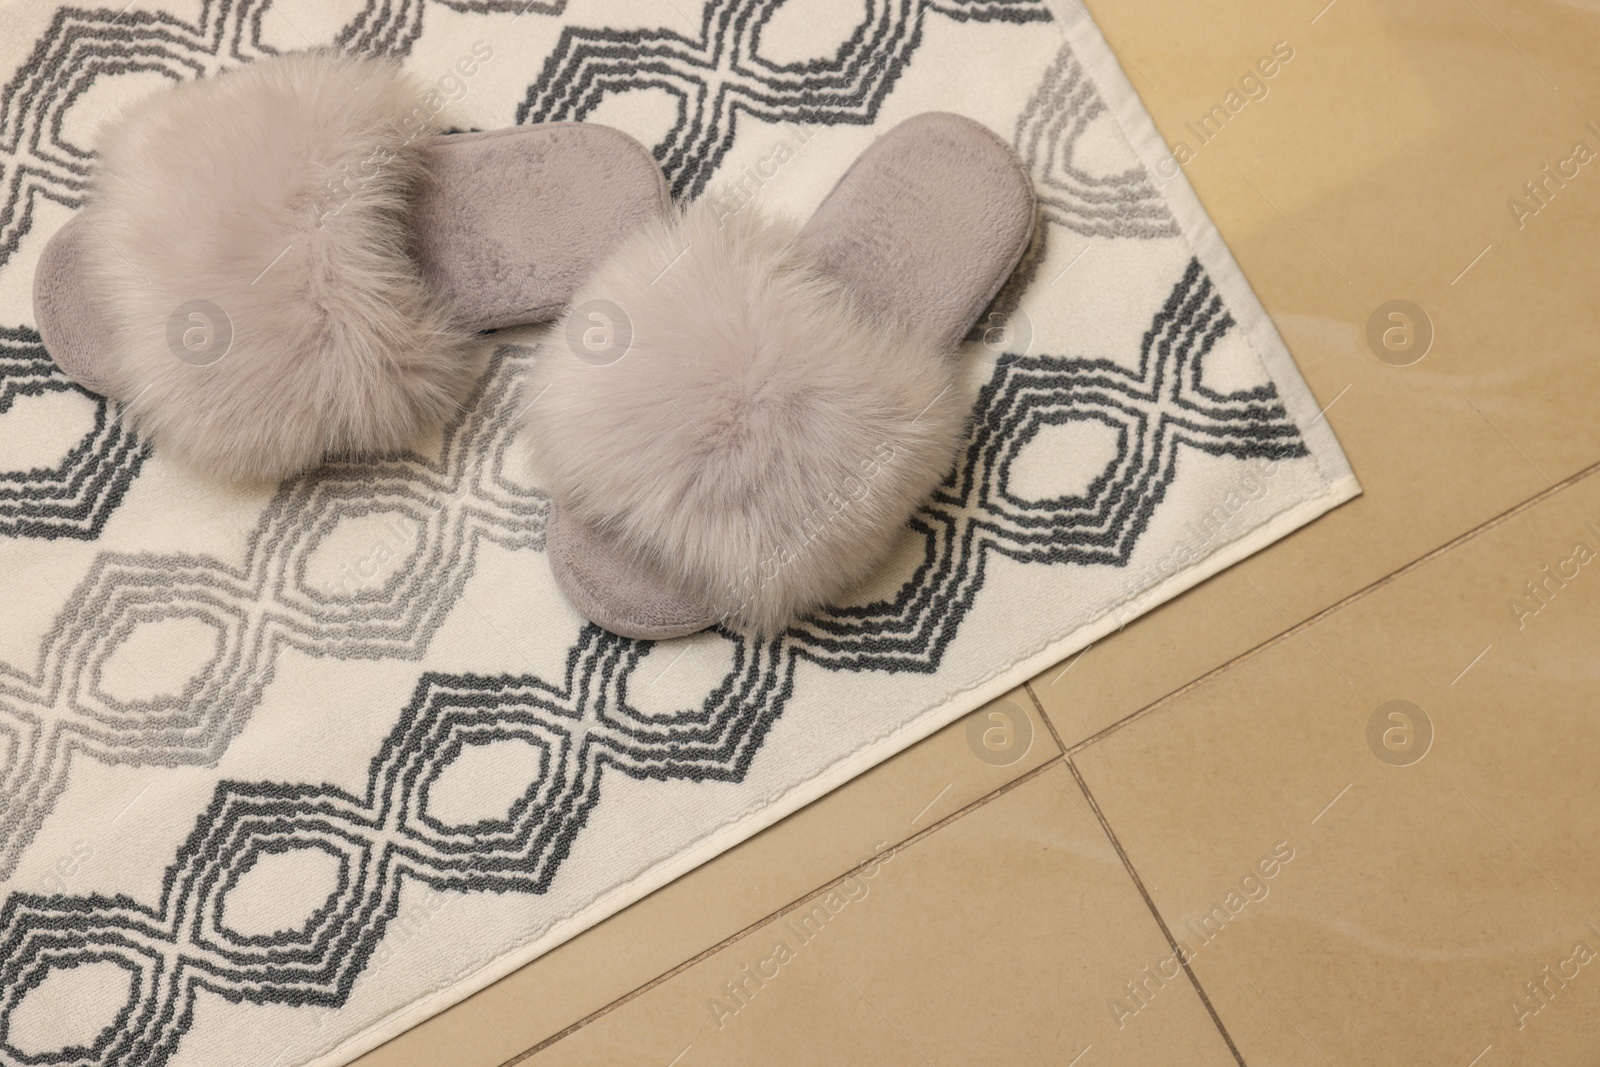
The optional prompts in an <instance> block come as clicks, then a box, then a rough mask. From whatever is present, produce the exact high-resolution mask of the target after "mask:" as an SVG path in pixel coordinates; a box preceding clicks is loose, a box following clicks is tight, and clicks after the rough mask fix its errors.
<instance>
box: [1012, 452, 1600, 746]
mask: <svg viewBox="0 0 1600 1067" xmlns="http://www.w3.org/2000/svg"><path fill="white" fill-rule="evenodd" d="M1596 472H1600V463H1591V464H1589V466H1587V467H1584V468H1583V469H1582V470H1580V471H1578V472H1576V473H1574V474H1571V475H1568V476H1567V477H1566V478H1563V479H1562V480H1561V481H1559V482H1556V483H1555V484H1554V485H1552V486H1550V487H1549V488H1548V489H1541V490H1539V491H1538V492H1537V493H1535V494H1534V495H1533V496H1530V497H1528V499H1526V500H1524V501H1522V502H1521V503H1519V504H1513V505H1512V506H1511V507H1509V508H1507V509H1506V510H1505V511H1502V512H1501V513H1500V514H1498V515H1494V516H1491V517H1490V518H1488V519H1485V520H1484V521H1483V522H1481V523H1479V524H1478V525H1477V526H1474V527H1473V528H1472V529H1470V530H1468V531H1467V532H1466V533H1463V534H1458V535H1457V536H1455V537H1453V538H1451V539H1450V540H1449V541H1446V542H1445V543H1444V544H1442V545H1440V546H1439V547H1438V548H1434V549H1430V550H1429V551H1427V552H1424V553H1423V554H1422V555H1420V556H1418V557H1417V558H1416V559H1414V560H1412V561H1411V562H1410V563H1407V564H1404V565H1403V566H1401V567H1399V568H1397V569H1396V570H1394V571H1391V572H1390V573H1389V574H1386V575H1384V576H1383V577H1382V578H1379V579H1377V580H1376V581H1373V582H1371V583H1370V584H1368V585H1365V586H1363V587H1361V588H1360V589H1357V590H1356V591H1355V592H1353V593H1351V594H1349V595H1348V596H1346V597H1344V598H1343V599H1342V600H1337V601H1335V602H1334V603H1332V604H1330V605H1328V606H1327V607H1325V608H1323V609H1322V610H1321V611H1319V612H1317V613H1316V614H1315V615H1311V616H1308V617H1307V618H1306V619H1305V621H1303V622H1301V623H1299V624H1297V625H1295V626H1291V627H1290V628H1289V629H1287V630H1284V631H1283V632H1282V633H1279V634H1275V635H1274V636H1272V637H1269V638H1267V639H1266V640H1265V641H1263V642H1261V643H1260V644H1259V645H1257V646H1256V647H1254V648H1251V649H1247V650H1245V651H1244V652H1241V653H1239V654H1238V655H1237V656H1234V657H1233V658H1232V659H1230V660H1228V661H1226V662H1224V663H1221V664H1218V665H1217V666H1215V667H1213V668H1211V669H1210V670H1209V671H1206V672H1205V673H1204V674H1202V675H1200V676H1199V677H1198V678H1193V679H1190V680H1189V681H1187V682H1185V683H1184V684H1183V685H1180V686H1179V687H1178V688H1176V689H1174V690H1173V691H1172V692H1170V693H1168V694H1166V695H1165V696H1160V697H1157V698H1156V699H1155V700H1152V701H1151V702H1150V703H1148V704H1146V705H1145V706H1144V707H1142V708H1138V709H1136V710H1134V711H1130V712H1129V713H1128V714H1126V715H1124V716H1123V717H1122V718H1120V719H1118V720H1117V721H1116V722H1114V723H1112V724H1111V725H1110V726H1106V727H1104V728H1102V729H1100V730H1099V731H1097V732H1095V733H1093V734H1090V735H1089V736H1088V737H1086V738H1084V739H1083V740H1082V741H1078V742H1076V743H1074V744H1073V745H1071V746H1069V747H1067V748H1066V750H1065V751H1066V754H1067V756H1068V757H1071V756H1074V755H1076V754H1077V753H1079V752H1082V751H1083V750H1084V749H1086V748H1088V747H1089V746H1090V745H1093V744H1096V743H1098V742H1100V741H1104V740H1105V739H1106V738H1107V737H1110V736H1111V735H1112V734H1114V733H1116V732H1117V731H1118V730H1120V729H1122V728H1123V727H1124V726H1127V725H1128V724H1129V723H1131V722H1133V721H1134V720H1135V719H1139V718H1143V717H1144V716H1145V715H1148V714H1149V713H1150V712H1152V711H1155V710H1156V709H1157V708H1160V707H1162V706H1163V705H1166V704H1170V703H1172V702H1173V701H1175V700H1177V699H1178V698H1180V697H1182V696H1184V695H1185V694H1186V693H1188V692H1189V691H1190V690H1191V689H1196V688H1199V687H1200V686H1202V685H1204V684H1206V683H1207V682H1209V681H1211V680H1212V679H1214V678H1216V677H1218V676H1219V675H1221V674H1223V673H1225V672H1227V671H1229V670H1231V669H1232V668H1234V667H1236V666H1238V665H1239V664H1241V663H1243V662H1244V661H1245V660H1248V659H1254V658H1255V657H1256V656H1258V655H1260V654H1261V653H1263V652H1266V651H1268V650H1270V649H1272V648H1274V647H1276V646H1277V645H1281V644H1282V643H1283V642H1285V641H1287V640H1289V639H1290V638H1291V637H1294V636H1295V635H1296V634H1298V633H1299V632H1300V631H1301V630H1305V629H1308V628H1309V627H1312V626H1315V625H1316V624H1317V623H1319V622H1321V621H1322V620H1323V619H1325V618H1327V617H1328V616H1330V615H1332V614H1334V613H1335V612H1338V611H1342V610H1343V609H1345V608H1347V607H1349V606H1350V605H1351V604H1353V603H1355V602H1356V601H1358V600H1362V599H1365V598H1366V597H1368V596H1370V595H1371V594H1373V593H1375V592H1377V591H1378V590H1380V589H1382V588H1383V587H1384V586H1386V585H1388V584H1389V583H1391V582H1394V581H1397V580H1398V579H1400V578H1403V577H1405V576H1406V575H1408V574H1410V573H1411V572H1412V571H1414V570H1416V569H1418V568H1419V567H1422V566H1425V565H1426V564H1428V563H1430V562H1432V561H1433V560H1435V559H1437V558H1438V557H1440V556H1442V555H1444V554H1445V553H1447V552H1450V551H1452V550H1454V549H1456V548H1459V547H1460V546H1461V545H1463V544H1465V543H1466V542H1468V541H1471V540H1473V539H1475V538H1477V537H1479V536H1480V535H1482V534H1485V533H1488V532H1489V531H1490V530H1492V529H1494V528H1495V527H1496V526H1500V525H1502V524H1504V523H1507V522H1510V521H1511V520H1512V519H1514V518H1516V517H1517V516H1518V515H1521V514H1522V513H1523V512H1524V511H1528V510H1529V509H1531V508H1534V507H1537V506H1538V505H1539V504H1542V503H1544V501H1545V500H1547V499H1549V498H1550V497H1553V496H1555V495H1556V494H1557V493H1559V492H1561V491H1562V490H1564V489H1567V488H1570V487H1571V486H1574V485H1576V484H1578V483H1579V482H1581V481H1583V480H1584V479H1586V478H1589V477H1591V476H1592V475H1594V474H1595V473H1596ZM1029 691H1030V692H1032V690H1029Z"/></svg>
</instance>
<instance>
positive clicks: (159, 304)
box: [83, 53, 475, 479]
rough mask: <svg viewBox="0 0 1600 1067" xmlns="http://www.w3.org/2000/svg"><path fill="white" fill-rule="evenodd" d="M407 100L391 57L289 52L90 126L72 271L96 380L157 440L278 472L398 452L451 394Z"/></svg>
mask: <svg viewBox="0 0 1600 1067" xmlns="http://www.w3.org/2000/svg"><path fill="white" fill-rule="evenodd" d="M335 64H337V66H336V65H335ZM422 98H423V89H422V87H421V86H419V85H417V84H416V83H414V82H413V80H412V79H411V78H409V77H408V76H407V75H406V74H404V73H403V72H402V71H401V69H400V68H399V66H398V65H396V64H395V63H392V62H386V61H380V60H352V59H348V58H343V57H332V56H325V55H321V54H314V53H302V54H296V55H288V56H283V57H279V58H274V59H266V60H261V61H259V62H256V63H253V64H250V65H248V66H245V67H242V68H239V69H237V70H235V71H232V72H230V73H226V74H223V75H220V76H218V77H216V78H211V79H206V80H203V81H197V82H190V83H187V84H184V85H180V86H178V87H177V88H175V89H172V90H170V91H168V92H163V93H158V94H156V95H154V96H152V97H150V98H149V99H147V100H145V101H143V102H141V103H140V104H138V105H136V106H135V107H134V108H133V109H131V110H130V111H129V112H127V113H126V114H124V115H123V116H122V117H121V118H120V119H118V121H117V122H116V123H115V124H114V125H112V126H111V127H109V128H108V129H107V130H106V131H104V132H103V134H102V137H101V142H100V145H99V161H98V164H97V166H96V169H95V176H94V187H93V190H92V193H91V196H90V199H89V205H88V206H87V207H86V208H85V209H84V212H83V218H84V220H85V221H86V222H87V223H89V224H90V225H89V227H88V228H86V230H85V234H86V236H85V239H84V240H85V251H84V258H85V260H86V261H87V262H86V269H85V277H84V279H83V281H84V284H85V286H86V295H87V296H88V298H89V299H90V300H92V301H93V302H94V305H95V307H96V309H97V311H98V312H99V313H100V315H101V316H102V317H103V318H104V320H105V321H106V322H107V323H109V324H111V327H112V329H114V330H115V333H116V337H117V342H118V343H117V345H116V351H114V352H108V353H106V354H105V357H104V358H105V361H106V366H105V367H104V368H102V373H101V377H102V379H103V380H104V381H105V382H106V383H107V385H108V391H109V392H110V393H111V395H113V396H115V397H118V398H120V399H122V400H124V401H125V402H126V403H127V405H128V411H129V414H130V415H131V417H132V419H133V421H134V423H135V424H136V426H137V427H138V428H139V429H140V430H141V431H142V432H144V433H146V434H148V435H149V436H150V437H152V438H153V439H154V440H155V442H156V445H157V448H158V451H164V452H167V453H170V454H174V455H176V456H177V458H179V459H181V460H185V461H187V462H189V463H192V464H194V465H197V466H200V467H203V468H205V469H208V470H210V471H212V472H213V473H215V474H218V475H221V476H223V477H226V478H235V479H270V478H278V477H281V476H283V475H286V474H289V473H292V472H294V471H297V470H300V469H302V468H304V467H307V466H309V465H311V464H314V463H316V462H318V461H319V460H320V459H321V458H322V457H323V455H324V454H325V453H328V452H377V451H390V450H394V449H398V448H400V447H402V446H403V445H404V444H406V443H407V442H408V441H410V440H411V439H412V438H413V437H414V436H415V435H416V434H417V433H418V432H420V431H422V430H424V429H426V428H428V427H431V426H436V425H438V424H439V423H440V422H442V421H443V420H444V419H445V418H446V417H447V416H448V414H449V413H450V412H451V411H453V410H454V409H455V407H456V406H457V405H458V404H459V402H460V400H461V398H462V397H463V396H464V395H465V393H466V391H467V390H468V389H469V388H470V386H471V383H472V380H473V377H474V373H475V367H474V365H473V361H472V359H471V357H470V356H469V354H468V351H469V350H468V348H467V345H468V344H469V342H470V336H469V335H465V334H464V333H463V332H462V331H461V330H459V329H454V328H452V326H451V324H450V323H449V322H448V321H447V319H446V316H445V314H444V313H443V311H442V309H441V307H440V305H439V303H438V302H437V301H436V300H435V299H434V298H433V297H432V296H431V295H430V294H429V293H428V291H427V290H426V289H425V287H424V286H423V283H422V281H421V279H420V277H419V273H418V270H417V268H416V267H415V265H414V262H413V260H412V258H411V256H410V252H409V242H410V240H411V236H412V235H411V233H410V227H409V225H408V218H407V213H408V211H409V210H410V207H411V204H412V203H413V200H414V196H415V194H416V192H417V191H418V188H419V186H420V183H421V182H423V181H424V180H426V170H427V160H428V149H427V145H426V142H427V140H428V135H429V134H430V133H431V132H432V131H431V128H430V127H429V125H428V121H429V120H428V119H427V118H426V117H425V116H427V112H426V110H425V109H419V108H418V104H419V102H420V101H421V99H422Z"/></svg>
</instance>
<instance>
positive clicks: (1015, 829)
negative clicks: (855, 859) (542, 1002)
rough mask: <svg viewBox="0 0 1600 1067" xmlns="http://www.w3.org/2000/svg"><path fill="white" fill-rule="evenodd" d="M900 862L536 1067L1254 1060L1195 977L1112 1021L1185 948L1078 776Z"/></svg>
mask: <svg viewBox="0 0 1600 1067" xmlns="http://www.w3.org/2000/svg"><path fill="white" fill-rule="evenodd" d="M885 855H886V858H885V860H884V861H883V862H882V863H881V864H879V865H878V866H877V868H876V870H871V869H869V870H868V871H864V872H863V873H862V876H861V878H860V879H852V880H849V881H847V882H844V883H841V884H840V885H839V886H838V887H836V888H835V889H834V890H833V893H834V896H833V897H832V898H831V899H830V897H829V896H828V895H827V894H823V895H821V896H818V897H813V898H811V899H808V900H806V901H803V902H801V903H800V904H799V905H798V906H797V907H796V908H795V909H794V910H792V911H790V912H788V913H786V914H785V915H782V916H779V917H777V918H776V919H774V920H773V921H772V922H771V923H768V924H766V925H764V926H762V927H761V928H759V929H757V930H754V931H752V932H751V933H750V934H749V935H748V936H747V937H744V938H741V939H740V940H739V941H736V942H734V943H732V944H730V945H728V946H726V947H724V948H723V949H722V950H721V951H719V952H718V953H716V954H715V955H713V956H711V957H709V958H707V959H704V960H702V961H700V962H698V963H697V964H695V965H694V966H693V967H690V968H688V969H686V970H684V971H682V972H680V973H679V974H676V975H674V976H673V977H672V978H671V979H670V980H669V981H667V982H664V983H662V984H660V985H658V986H656V987H654V988H653V989H651V990H649V991H648V992H646V993H645V994H644V995H642V996H640V997H638V998H636V999H634V1000H631V1001H629V1002H628V1003H626V1004H623V1005H621V1006H620V1007H618V1008H616V1009H615V1010H613V1011H610V1012H608V1013H606V1014H605V1015H603V1016H601V1017H600V1018H599V1019H598V1020H596V1021H595V1022H593V1023H591V1024H590V1025H588V1026H585V1027H584V1028H583V1029H581V1030H579V1031H577V1032H576V1033H574V1034H572V1035H571V1036H569V1037H567V1038H565V1039H563V1040H562V1041H559V1042H557V1043H555V1044H553V1045H551V1046H549V1047H548V1048H546V1049H544V1050H542V1051H540V1052H539V1053H538V1054H536V1055H535V1056H534V1057H533V1058H532V1059H531V1060H530V1061H529V1062H530V1063H531V1064H533V1065H536V1067H556V1065H561V1064H580V1063H583V1064H589V1063H660V1064H663V1065H664V1064H667V1063H670V1062H673V1058H674V1057H675V1056H677V1057H681V1058H680V1059H678V1061H677V1063H678V1064H679V1065H681V1067H702V1065H712V1064H749V1063H762V1064H775V1065H776V1064H796V1065H798V1064H808V1065H809V1064H818V1063H868V1062H872V1063H889V1064H906V1065H918V1067H926V1065H928V1064H989V1063H993V1064H1007V1065H1028V1064H1051V1065H1060V1067H1066V1065H1068V1064H1079V1063H1081V1064H1083V1065H1085V1067H1087V1065H1090V1064H1117V1063H1126V1064H1144V1063H1179V1062H1181V1063H1184V1064H1190V1065H1197V1067H1201V1065H1210V1064H1217V1065H1221V1064H1231V1063H1233V1062H1234V1060H1233V1057H1232V1055H1231V1054H1230V1052H1229V1051H1228V1048H1227V1046H1226V1045H1225V1044H1224V1042H1223V1039H1222V1036H1221V1034H1220V1032H1219V1031H1218V1030H1217V1028H1216V1026H1215V1025H1214V1024H1213V1022H1212V1020H1211V1018H1210V1016H1209V1015H1208V1014H1207V1012H1206V1009H1205V1007H1204V1005H1203V1004H1202V1002H1201V1000H1200V997H1199V996H1198V994H1197V993H1196V992H1195V990H1194V989H1193V987H1191V986H1189V985H1187V983H1186V982H1175V983H1172V984H1171V985H1170V986H1169V987H1168V991H1167V993H1166V994H1165V996H1166V1003H1165V1004H1164V1007H1165V1008H1166V1010H1165V1011H1164V1012H1163V1014H1162V1015H1161V1016H1160V1018H1152V1019H1151V1020H1149V1021H1148V1022H1147V1023H1146V1024H1144V1025H1141V1026H1137V1027H1134V1026H1122V1027H1120V1028H1119V1026H1118V1020H1117V1018H1116V1017H1115V1016H1114V1015H1113V1014H1112V1012H1110V1011H1109V1010H1108V1005H1109V1003H1110V1002H1111V1000H1112V999H1113V998H1114V997H1115V996H1117V994H1118V991H1119V990H1120V989H1121V987H1122V986H1123V984H1124V983H1126V982H1129V981H1133V980H1135V979H1138V978H1139V977H1140V975H1141V971H1142V969H1143V968H1145V967H1147V966H1155V965H1157V964H1158V963H1159V962H1160V961H1161V960H1162V959H1163V958H1165V957H1168V956H1170V951H1169V950H1168V949H1167V947H1166V944H1165V942H1164V940H1163V939H1162V937H1161V934H1160V932H1159V930H1158V929H1157V927H1156V925H1155V923H1154V921H1153V920H1152V918H1151V915H1150V912H1149V911H1148V909H1147V908H1146V905H1145V903H1144V901H1143V899H1142V898H1141V897H1140V895H1139V893H1138V892H1137V890H1136V888H1135V886H1134V883H1133V882H1132V881H1131V880H1130V878H1129V877H1128V874H1127V871H1126V870H1125V868H1124V866H1123V864H1122V862H1121V860H1120V859H1119V858H1118V856H1117V854H1116V852H1115V851H1114V850H1113V848H1112V847H1111V845H1110V843H1109V841H1108V839H1107V838H1106V836H1105V835H1104V833H1103V831H1102V829H1101V827H1100V825H1099V823H1098V822H1097V821H1096V820H1095V819H1094V817H1093V815H1092V813H1091V811H1090V808H1089V805H1088V803H1087V800H1086V798H1085V797H1084V795H1083V793H1082V792H1081V791H1080V790H1079V788H1078V785H1077V783H1076V782H1075V781H1074V779H1073V777H1072V775H1071V774H1070V773H1069V772H1068V771H1067V769H1066V768H1065V766H1063V765H1061V764H1059V763H1058V764H1056V765H1055V766H1052V767H1049V768H1047V769H1045V770H1043V771H1041V772H1040V773H1039V774H1037V775H1036V776H1034V777H1031V778H1029V779H1027V780H1025V781H1023V782H1021V783H1020V784H1019V785H1017V786H1016V787H1015V788H1012V789H1010V790H1008V791H1007V792H1005V793H1003V794H1002V795H1000V796H998V797H996V798H995V799H993V800H991V801H989V802H988V803H986V804H984V805H982V806H981V807H978V808H976V809H974V810H973V811H971V812H968V813H966V814H964V815H962V816H961V817H959V818H956V819H954V820H952V821H951V822H949V823H947V824H945V825H943V826H941V827H939V828H938V829H937V830H936V831H934V832H933V833H931V834H928V835H927V836H925V837H923V838H921V839H919V840H917V841H914V842H912V843H911V844H910V845H908V846H906V847H904V848H902V849H899V850H897V851H895V852H894V853H893V854H892V855H890V854H887V853H886V854H885Z"/></svg>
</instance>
